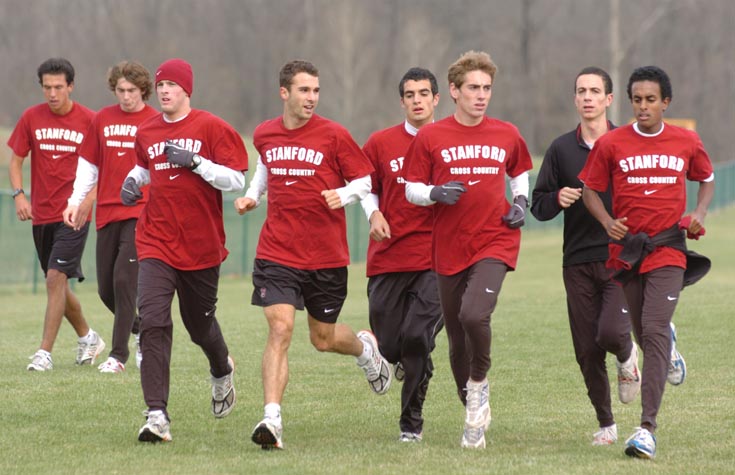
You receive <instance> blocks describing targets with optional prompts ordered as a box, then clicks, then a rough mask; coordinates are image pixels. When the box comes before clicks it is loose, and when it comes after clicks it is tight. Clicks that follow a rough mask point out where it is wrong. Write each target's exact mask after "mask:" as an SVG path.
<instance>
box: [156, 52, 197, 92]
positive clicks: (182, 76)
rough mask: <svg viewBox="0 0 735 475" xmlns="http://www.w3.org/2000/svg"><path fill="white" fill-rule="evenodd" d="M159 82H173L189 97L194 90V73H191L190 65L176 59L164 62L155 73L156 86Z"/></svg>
mask: <svg viewBox="0 0 735 475" xmlns="http://www.w3.org/2000/svg"><path fill="white" fill-rule="evenodd" d="M161 81H173V82H175V83H176V84H178V85H179V86H181V88H182V89H183V90H184V91H185V92H186V93H187V94H188V95H189V96H191V93H192V90H193V89H194V73H193V72H192V71H191V64H189V63H187V62H186V61H184V60H183V59H178V58H174V59H169V60H168V61H164V62H163V63H161V65H160V66H159V67H158V70H157V71H156V84H158V83H159V82H161Z"/></svg>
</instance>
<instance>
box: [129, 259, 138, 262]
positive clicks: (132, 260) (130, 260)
mask: <svg viewBox="0 0 735 475" xmlns="http://www.w3.org/2000/svg"><path fill="white" fill-rule="evenodd" d="M137 260H138V259H128V262H135V261H137Z"/></svg>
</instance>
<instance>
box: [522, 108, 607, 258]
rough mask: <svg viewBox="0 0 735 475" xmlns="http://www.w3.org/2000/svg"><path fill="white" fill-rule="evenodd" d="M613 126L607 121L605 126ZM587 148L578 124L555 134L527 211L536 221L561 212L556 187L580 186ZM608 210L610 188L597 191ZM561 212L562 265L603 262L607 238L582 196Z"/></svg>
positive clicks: (588, 150) (587, 153)
mask: <svg viewBox="0 0 735 475" xmlns="http://www.w3.org/2000/svg"><path fill="white" fill-rule="evenodd" d="M613 128H614V126H613V125H612V124H610V123H609V122H608V129H609V130H612V129H613ZM589 153H590V148H589V147H588V146H587V144H586V143H584V140H582V129H581V126H579V125H578V126H577V128H576V129H575V130H572V131H571V132H568V133H566V134H564V135H562V136H560V137H557V138H556V139H555V140H554V141H553V142H552V143H551V146H550V147H549V149H548V150H547V151H546V155H545V156H544V161H543V163H542V164H541V169H540V170H539V174H538V177H537V178H536V185H535V187H534V189H533V200H532V205H531V213H532V214H533V215H534V216H535V217H536V219H538V220H539V221H548V220H550V219H553V218H554V217H555V216H556V215H558V214H559V212H560V211H562V207H561V206H560V205H559V201H558V195H559V190H561V189H562V188H563V187H565V186H568V187H570V188H582V186H583V185H582V182H581V181H580V180H579V178H577V175H579V172H581V171H582V168H583V167H584V164H585V163H586V162H587V156H588V155H589ZM600 198H601V199H602V202H603V203H604V205H605V208H606V209H607V211H608V213H610V214H612V211H611V210H612V199H611V196H610V190H608V191H606V192H605V193H600ZM563 211H564V244H563V247H562V250H563V253H564V257H563V260H562V265H563V266H564V267H567V266H571V265H575V264H583V263H587V262H599V261H606V260H607V256H608V251H607V245H608V242H609V241H610V239H609V237H608V235H607V233H606V232H605V229H604V228H603V227H602V226H601V225H600V223H599V222H598V221H597V220H596V219H595V218H594V217H593V216H592V215H591V214H590V213H589V211H587V208H586V207H585V206H584V203H583V202H582V198H580V199H579V200H577V201H576V202H574V204H572V205H571V206H570V207H569V208H566V209H564V210H563Z"/></svg>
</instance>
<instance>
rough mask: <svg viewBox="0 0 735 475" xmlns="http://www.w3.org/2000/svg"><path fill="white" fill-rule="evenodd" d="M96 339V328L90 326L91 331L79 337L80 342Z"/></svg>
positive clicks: (91, 341)
mask: <svg viewBox="0 0 735 475" xmlns="http://www.w3.org/2000/svg"><path fill="white" fill-rule="evenodd" d="M95 339H96V334H95V332H94V330H92V329H91V328H90V329H89V332H88V333H87V334H86V335H85V336H83V337H80V338H79V342H80V343H93V342H94V341H95Z"/></svg>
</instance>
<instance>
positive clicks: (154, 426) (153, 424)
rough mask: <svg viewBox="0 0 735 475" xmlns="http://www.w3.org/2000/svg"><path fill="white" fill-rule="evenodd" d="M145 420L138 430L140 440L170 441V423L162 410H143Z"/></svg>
mask: <svg viewBox="0 0 735 475" xmlns="http://www.w3.org/2000/svg"><path fill="white" fill-rule="evenodd" d="M143 415H144V416H146V422H145V425H144V426H143V427H141V428H140V431H139V432H138V440H139V441H141V442H170V441H171V431H170V423H169V421H168V418H167V417H166V414H164V413H163V411H143Z"/></svg>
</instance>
